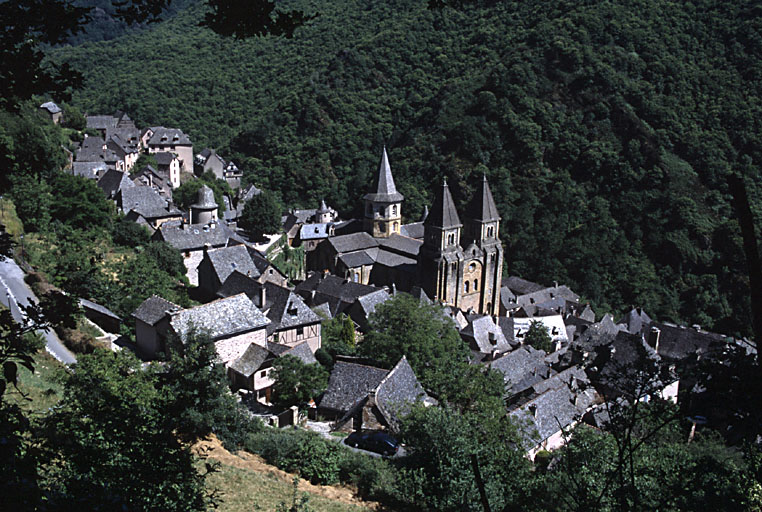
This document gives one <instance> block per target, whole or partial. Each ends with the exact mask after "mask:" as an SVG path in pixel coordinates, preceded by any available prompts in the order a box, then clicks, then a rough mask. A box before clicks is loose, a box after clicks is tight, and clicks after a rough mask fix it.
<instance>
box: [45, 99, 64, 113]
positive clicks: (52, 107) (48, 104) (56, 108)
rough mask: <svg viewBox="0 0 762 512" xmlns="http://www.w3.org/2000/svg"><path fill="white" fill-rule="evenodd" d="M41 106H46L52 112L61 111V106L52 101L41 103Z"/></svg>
mask: <svg viewBox="0 0 762 512" xmlns="http://www.w3.org/2000/svg"><path fill="white" fill-rule="evenodd" d="M40 108H44V109H45V110H47V111H48V112H50V113H51V114H58V113H59V112H61V107H59V106H58V105H56V104H55V103H53V102H52V101H46V102H45V103H43V104H42V105H40Z"/></svg>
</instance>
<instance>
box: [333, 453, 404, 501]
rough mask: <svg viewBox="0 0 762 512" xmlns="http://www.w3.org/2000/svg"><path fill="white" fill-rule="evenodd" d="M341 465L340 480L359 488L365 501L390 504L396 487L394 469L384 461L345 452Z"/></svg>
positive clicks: (358, 490)
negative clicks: (392, 492)
mask: <svg viewBox="0 0 762 512" xmlns="http://www.w3.org/2000/svg"><path fill="white" fill-rule="evenodd" d="M343 452H344V453H343V457H342V460H341V462H340V464H339V480H341V482H342V483H345V484H349V485H351V486H354V487H356V488H357V492H358V493H359V494H360V496H362V497H363V498H365V499H372V500H377V501H383V502H388V501H389V500H390V499H391V495H390V493H391V491H392V490H393V489H394V488H395V487H396V480H397V478H396V473H395V470H394V467H393V466H392V465H391V464H390V463H389V462H387V461H385V460H383V459H376V458H373V457H368V456H367V455H363V454H362V453H357V452H353V451H350V450H343Z"/></svg>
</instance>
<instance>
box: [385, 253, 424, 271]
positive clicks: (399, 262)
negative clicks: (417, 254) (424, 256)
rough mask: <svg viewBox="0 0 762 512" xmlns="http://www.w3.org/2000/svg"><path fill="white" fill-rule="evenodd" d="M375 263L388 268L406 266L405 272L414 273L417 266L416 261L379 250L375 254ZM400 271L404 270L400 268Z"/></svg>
mask: <svg viewBox="0 0 762 512" xmlns="http://www.w3.org/2000/svg"><path fill="white" fill-rule="evenodd" d="M376 263H377V264H379V265H383V266H385V267H390V268H400V267H404V266H405V265H407V267H408V268H407V270H408V271H410V272H415V267H416V266H417V265H418V261H417V260H416V259H414V258H410V257H408V256H402V255H401V254H397V253H393V252H389V251H385V250H383V249H381V250H379V251H378V253H377V254H376ZM402 270H405V269H404V268H402Z"/></svg>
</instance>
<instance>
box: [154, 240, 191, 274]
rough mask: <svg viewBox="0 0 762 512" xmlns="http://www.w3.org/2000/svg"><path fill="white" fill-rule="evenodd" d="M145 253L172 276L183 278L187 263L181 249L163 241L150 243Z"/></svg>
mask: <svg viewBox="0 0 762 512" xmlns="http://www.w3.org/2000/svg"><path fill="white" fill-rule="evenodd" d="M145 255H146V257H148V258H151V259H152V260H154V261H155V262H156V265H157V266H158V267H159V268H160V269H161V270H163V271H164V272H166V273H167V274H169V275H170V276H173V277H177V278H182V277H183V276H184V275H185V272H186V269H185V263H183V257H182V255H181V254H180V251H178V250H177V249H175V248H174V247H172V246H171V245H169V244H168V243H166V242H163V241H154V242H150V243H148V245H146V249H145Z"/></svg>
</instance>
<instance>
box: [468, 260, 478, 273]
mask: <svg viewBox="0 0 762 512" xmlns="http://www.w3.org/2000/svg"><path fill="white" fill-rule="evenodd" d="M468 270H470V271H471V272H473V271H474V270H476V263H474V262H473V261H472V262H471V264H470V265H469V266H468Z"/></svg>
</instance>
